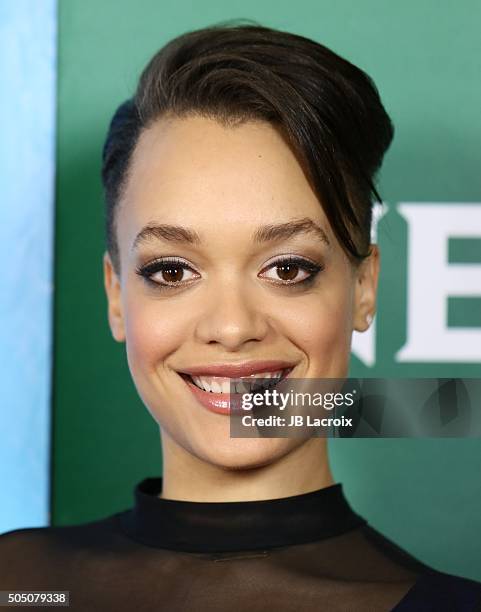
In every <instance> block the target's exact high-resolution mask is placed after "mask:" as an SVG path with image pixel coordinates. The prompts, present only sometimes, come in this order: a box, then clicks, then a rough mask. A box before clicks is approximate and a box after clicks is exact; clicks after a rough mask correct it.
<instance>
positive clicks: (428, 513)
mask: <svg viewBox="0 0 481 612" xmlns="http://www.w3.org/2000/svg"><path fill="white" fill-rule="evenodd" d="M59 4H60V21H59V37H60V40H59V56H58V57H59V60H58V61H59V85H58V87H59V92H58V162H57V163H58V168H57V172H58V173H57V209H56V210H57V212H56V247H55V248H56V270H55V276H56V280H55V283H56V301H55V318H54V321H55V341H54V342H55V349H54V356H55V359H54V389H53V393H54V394H53V402H54V421H53V458H52V469H53V486H52V517H51V518H52V523H53V524H54V525H62V524H68V523H78V522H83V521H87V520H92V519H95V518H98V517H102V516H105V515H107V514H110V513H112V512H115V511H119V510H122V509H124V508H127V507H129V506H130V505H131V503H132V488H133V486H134V484H135V483H136V482H137V481H139V480H140V479H142V478H144V477H146V476H152V475H160V474H161V469H162V466H161V454H160V447H159V434H158V428H157V426H156V424H155V423H154V422H153V420H152V419H151V417H150V415H149V414H148V413H147V411H146V409H145V408H144V407H143V405H142V403H141V401H140V399H139V398H138V397H137V394H136V391H135V389H134V386H133V383H132V382H131V379H130V374H129V372H128V369H127V364H126V359H125V350H124V346H123V345H118V344H117V343H115V342H114V341H113V340H112V338H111V336H110V331H109V329H108V323H107V316H106V300H105V297H104V291H103V283H102V253H103V250H104V243H103V208H102V206H103V202H102V193H101V184H100V178H99V169H100V151H101V147H102V142H103V138H104V135H105V130H106V127H107V125H108V122H109V119H110V117H111V114H112V112H113V110H114V108H115V107H116V106H117V105H118V104H119V103H120V102H121V101H123V100H124V99H125V98H127V97H128V96H130V95H131V93H132V92H133V88H134V85H135V82H136V79H137V77H138V75H139V72H140V70H141V68H142V67H143V66H144V64H145V63H146V61H147V60H148V59H149V58H150V56H151V55H152V54H153V53H154V52H155V51H156V50H157V49H158V48H159V47H160V46H162V45H163V44H164V43H165V42H166V41H168V40H169V39H170V38H172V37H174V36H176V35H178V34H180V33H182V32H184V31H186V30H189V29H195V28H198V27H203V26H206V25H210V24H213V23H216V22H218V21H222V20H226V19H232V18H239V17H240V18H249V19H254V20H256V21H258V22H259V23H261V24H263V25H268V26H272V27H276V28H280V29H286V30H290V31H293V32H296V33H299V34H302V35H305V36H308V37H311V38H314V39H316V40H318V41H319V42H322V43H324V44H326V45H327V46H329V47H331V48H332V49H333V50H335V51H337V52H338V53H340V54H341V55H343V56H345V57H346V58H347V59H350V60H351V61H353V63H355V64H357V65H359V66H360V67H361V68H363V69H364V70H366V71H367V72H368V73H369V74H370V75H371V76H372V77H373V78H374V80H375V82H376V84H377V86H378V88H379V90H380V92H381V96H382V99H383V102H384V104H385V106H386V108H387V110H388V112H389V113H390V115H391V117H392V119H393V121H394V123H395V127H396V136H395V140H394V144H393V146H392V148H391V150H390V152H389V153H388V155H387V157H386V160H385V164H384V167H383V171H382V175H381V180H380V191H381V194H382V195H383V197H384V199H385V200H386V201H387V202H388V204H389V205H390V209H389V213H388V214H387V215H386V216H385V218H384V219H383V221H382V222H381V225H380V228H379V241H380V245H381V249H382V252H383V272H382V276H381V282H380V295H379V309H378V316H377V342H376V362H375V364H374V366H372V367H367V366H366V365H364V364H363V363H362V362H361V361H360V360H359V359H357V358H354V359H353V365H352V374H353V375H355V376H363V375H366V376H399V377H422V376H435V377H443V376H472V377H478V376H480V374H481V371H480V367H479V364H476V363H458V362H457V363H446V362H444V363H429V362H423V363H399V362H397V361H396V357H395V355H396V352H397V351H398V350H399V349H400V348H401V346H402V345H403V344H404V342H405V340H406V286H407V280H406V279H407V267H406V261H407V229H406V223H405V221H404V220H403V219H402V218H401V216H400V215H399V214H398V213H397V211H396V203H398V202H406V201H408V202H409V201H418V202H481V185H480V175H481V173H480V172H479V168H480V162H481V152H480V151H481V148H480V146H479V143H480V142H481V122H480V109H481V78H480V76H481V62H480V58H481V38H480V36H479V27H480V25H481V3H480V2H478V1H477V0H463V1H460V2H457V3H452V2H446V1H439V0H431V1H428V0H410V1H405V2H403V3H394V2H385V1H383V0H364V1H363V2H358V1H357V0H336V1H328V0H312V1H307V0H304V1H302V0H301V1H300V2H295V3H292V2H285V1H279V0H276V1H275V2H274V1H265V2H261V3H259V2H258V0H255V1H252V0H244V2H243V3H242V5H241V4H239V3H238V2H233V1H231V0H223V1H212V0H210V1H206V2H193V1H192V2H185V1H182V0H179V1H177V2H175V3H170V2H161V1H158V0H157V1H154V0H137V2H135V3H134V2H130V1H127V0H102V1H101V2H98V0H60V2H59ZM433 223H435V218H433ZM480 234H481V229H480ZM426 248H429V239H428V238H427V246H426ZM471 251H473V249H472V244H471ZM474 251H476V249H474ZM474 251H473V252H474ZM473 252H471V254H470V253H466V255H465V257H466V258H468V259H469V258H473V257H474V261H476V262H479V261H480V259H481V254H479V253H477V251H476V252H474V255H473ZM468 314H469V313H468ZM472 314H473V313H472V308H471V315H470V316H471V320H472V319H473V316H472ZM453 316H454V318H456V316H457V315H453ZM474 319H476V317H474ZM471 324H473V323H471ZM474 324H476V321H475V322H474ZM477 324H478V325H479V321H478V323H477ZM330 455H331V460H332V465H333V470H334V475H335V477H336V479H337V480H338V481H341V482H343V483H344V487H345V491H346V494H347V497H348V499H349V500H350V501H351V503H352V504H353V506H354V508H355V509H356V510H357V511H358V512H359V513H361V514H363V515H364V516H365V517H366V518H368V520H369V521H370V522H371V524H372V525H373V526H375V527H376V528H378V529H379V530H380V531H381V532H383V533H384V534H385V535H386V536H388V537H390V538H392V539H394V540H395V541H396V542H397V543H399V544H400V545H401V546H403V547H404V548H406V549H407V550H409V551H410V552H412V553H413V554H414V555H416V556H418V557H419V558H420V559H421V560H423V561H425V562H427V563H429V564H431V565H433V566H434V567H436V568H438V569H441V570H444V571H448V572H452V573H458V574H462V575H465V576H468V577H472V578H477V579H481V550H480V549H481V542H480V540H481V536H480V534H481V440H478V439H464V440H463V439H461V440H457V439H440V440H420V439H412V440H405V439H396V440H371V439H370V440H331V441H330Z"/></svg>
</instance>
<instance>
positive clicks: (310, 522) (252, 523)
mask: <svg viewBox="0 0 481 612" xmlns="http://www.w3.org/2000/svg"><path fill="white" fill-rule="evenodd" d="M161 491H162V478H159V477H156V478H146V479H144V480H142V481H141V482H139V483H138V484H137V485H136V487H135V489H134V500H135V504H134V507H133V508H131V509H130V510H127V511H125V512H123V513H121V515H120V521H121V525H122V528H123V529H124V531H125V532H126V533H127V534H128V535H129V537H131V538H132V539H134V540H136V541H137V542H139V543H141V544H145V545H147V546H151V547H154V548H164V549H167V550H176V551H184V552H199V553H210V552H227V551H232V552H234V551H242V550H259V549H269V548H276V547H282V546H291V545H295V544H305V543H307V542H313V541H316V540H323V539H325V538H329V537H332V536H336V535H340V534H342V533H344V532H346V531H350V530H351V529H354V528H356V527H359V526H360V525H363V524H365V523H366V521H365V520H364V519H363V518H362V517H360V516H359V515H357V514H356V513H355V512H354V511H353V510H352V509H351V507H350V506H349V503H348V501H347V500H346V498H345V496H344V493H343V490H342V484H340V483H337V484H333V485H330V486H328V487H325V488H322V489H318V490H317V491H312V492H310V493H302V494H300V495H294V496H291V497H282V498H278V499H269V500H261V501H239V502H190V501H177V500H169V499H162V498H160V497H158V495H159V493H160V492H161Z"/></svg>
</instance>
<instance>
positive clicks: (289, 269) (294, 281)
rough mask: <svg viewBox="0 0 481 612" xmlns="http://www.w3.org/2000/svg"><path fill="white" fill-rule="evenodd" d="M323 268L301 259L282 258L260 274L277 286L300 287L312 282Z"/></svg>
mask: <svg viewBox="0 0 481 612" xmlns="http://www.w3.org/2000/svg"><path fill="white" fill-rule="evenodd" d="M322 269H323V266H321V265H320V264H316V263H314V262H313V261H310V260H308V259H304V258H302V257H293V256H290V257H284V258H283V259H278V260H277V261H275V262H274V263H272V264H270V265H269V266H267V267H266V268H264V270H262V272H265V271H266V270H267V272H269V273H270V274H266V275H264V278H267V279H269V281H273V282H274V283H275V284H279V285H300V284H304V283H307V282H309V281H313V280H314V278H315V277H316V276H317V274H318V273H319V272H320V271H321V270H322Z"/></svg>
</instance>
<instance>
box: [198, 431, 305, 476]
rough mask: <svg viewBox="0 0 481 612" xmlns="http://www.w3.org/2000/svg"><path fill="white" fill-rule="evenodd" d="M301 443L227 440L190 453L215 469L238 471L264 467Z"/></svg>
mask: <svg viewBox="0 0 481 612" xmlns="http://www.w3.org/2000/svg"><path fill="white" fill-rule="evenodd" d="M302 442H303V440H300V439H292V438H229V440H228V441H227V442H224V443H216V444H212V445H210V446H209V447H207V448H204V449H202V450H201V449H192V450H191V451H190V452H191V453H192V454H194V455H196V456H197V457H198V458H199V459H201V460H202V461H206V462H207V463H210V464H212V465H215V466H217V467H220V468H224V469H226V470H236V471H240V470H251V469H255V468H261V467H266V466H268V465H269V464H271V463H274V462H276V461H278V460H279V459H281V458H282V457H284V456H286V455H288V454H289V453H290V452H291V451H292V450H293V449H294V448H296V447H297V446H299V445H300V444H302Z"/></svg>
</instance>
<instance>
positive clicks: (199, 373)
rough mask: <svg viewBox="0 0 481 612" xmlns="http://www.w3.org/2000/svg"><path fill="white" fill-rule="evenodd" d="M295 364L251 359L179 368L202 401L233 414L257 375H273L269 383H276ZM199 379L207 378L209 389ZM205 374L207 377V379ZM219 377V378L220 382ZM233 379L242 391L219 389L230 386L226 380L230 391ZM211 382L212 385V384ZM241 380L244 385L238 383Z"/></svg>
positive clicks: (211, 408) (286, 374)
mask: <svg viewBox="0 0 481 612" xmlns="http://www.w3.org/2000/svg"><path fill="white" fill-rule="evenodd" d="M293 368H294V365H293V364H292V363H288V362H285V361H279V360H276V361H273V360H271V361H262V362H248V363H242V364H212V365H209V366H195V367H192V368H186V369H185V370H183V371H179V372H178V373H179V375H180V376H181V378H182V379H183V380H184V381H185V382H186V384H187V386H188V388H189V389H190V391H191V392H192V394H193V395H194V397H195V398H196V399H197V400H198V402H199V403H200V404H201V405H202V406H203V407H204V408H207V409H208V410H210V411H211V412H216V413H218V414H230V413H231V411H233V410H236V407H237V405H238V404H240V400H241V397H242V393H246V392H249V391H250V390H251V389H250V386H251V385H253V384H254V383H255V381H254V380H253V379H254V378H255V377H258V378H263V376H262V375H263V374H264V375H265V376H264V378H270V379H271V381H272V382H271V381H269V382H267V381H266V384H269V386H272V385H274V384H276V383H277V382H279V380H282V379H284V378H285V377H286V376H288V375H289V374H290V372H291V371H292V370H293ZM279 372H281V375H280V376H275V378H271V374H273V373H279ZM192 377H194V379H195V380H196V381H197V383H199V382H201V383H202V382H204V381H207V384H206V387H207V389H209V390H205V389H204V388H201V387H202V385H201V387H199V386H198V384H196V383H194V380H193V378H192ZM203 377H204V378H203ZM216 377H217V381H216ZM230 379H237V381H238V382H236V383H235V387H234V388H235V389H236V391H240V393H239V392H238V393H229V392H227V393H225V392H224V393H222V392H216V391H217V390H221V389H222V390H223V391H224V390H225V389H226V381H228V384H229V390H230V388H232V387H231V386H230V384H231V383H232V382H233V381H232V380H230ZM209 383H210V384H209ZM239 383H240V386H239V387H238V386H237V385H238V384H239Z"/></svg>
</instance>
